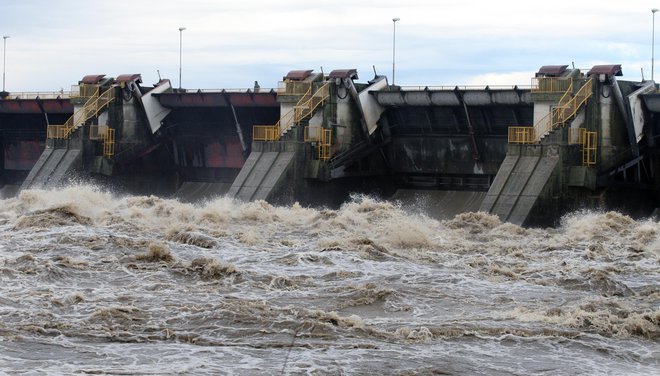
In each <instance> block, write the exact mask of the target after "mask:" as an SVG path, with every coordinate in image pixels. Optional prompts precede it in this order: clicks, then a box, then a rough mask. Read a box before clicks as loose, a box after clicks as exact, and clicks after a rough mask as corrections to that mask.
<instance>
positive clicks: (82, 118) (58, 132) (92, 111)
mask: <svg viewBox="0 0 660 376" xmlns="http://www.w3.org/2000/svg"><path fill="white" fill-rule="evenodd" d="M113 89H114V88H112V87H111V88H109V89H108V90H106V91H105V92H103V93H102V94H100V95H99V91H100V88H99V87H97V88H96V90H95V91H94V93H93V94H92V96H91V97H89V99H88V100H87V101H86V102H85V104H84V105H83V106H82V107H81V108H79V109H78V110H76V111H75V112H74V113H73V115H71V116H70V117H69V118H68V119H67V120H66V121H65V122H64V124H62V125H49V126H48V128H49V129H48V135H47V137H48V138H58V139H65V138H69V136H71V134H72V133H73V132H74V131H75V130H76V129H77V128H78V127H79V126H80V125H83V124H85V122H87V121H88V120H89V119H91V118H93V117H96V116H98V115H99V113H100V112H101V111H102V110H103V109H104V108H105V107H106V106H107V105H108V104H109V103H110V102H112V101H113V100H114V95H113V94H114V91H113Z"/></svg>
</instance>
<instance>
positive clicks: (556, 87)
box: [532, 77, 573, 93]
mask: <svg viewBox="0 0 660 376" xmlns="http://www.w3.org/2000/svg"><path fill="white" fill-rule="evenodd" d="M572 87H573V79H572V78H567V77H534V78H532V93H563V92H567V91H569V90H570V88H572Z"/></svg>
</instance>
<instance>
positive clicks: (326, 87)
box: [252, 81, 330, 141]
mask: <svg viewBox="0 0 660 376" xmlns="http://www.w3.org/2000/svg"><path fill="white" fill-rule="evenodd" d="M329 96H330V81H326V82H325V83H324V84H323V85H321V87H319V88H318V89H317V90H316V91H314V92H312V85H310V86H309V89H308V90H307V92H306V93H305V94H304V95H303V96H302V97H301V98H300V100H298V102H297V103H296V105H295V106H294V107H293V109H292V110H291V111H289V112H288V113H286V114H284V116H281V117H280V120H279V121H278V122H277V123H276V124H275V125H255V126H254V127H253V128H252V129H253V130H252V139H253V140H254V141H279V139H280V138H281V137H282V135H284V134H285V133H286V132H287V131H288V130H289V129H291V128H293V127H294V126H297V125H300V123H301V122H302V121H303V120H306V119H308V118H310V117H311V116H312V115H313V114H314V111H316V109H317V108H318V107H319V106H320V105H322V104H323V103H324V102H325V101H326V100H327V99H328V97H329Z"/></svg>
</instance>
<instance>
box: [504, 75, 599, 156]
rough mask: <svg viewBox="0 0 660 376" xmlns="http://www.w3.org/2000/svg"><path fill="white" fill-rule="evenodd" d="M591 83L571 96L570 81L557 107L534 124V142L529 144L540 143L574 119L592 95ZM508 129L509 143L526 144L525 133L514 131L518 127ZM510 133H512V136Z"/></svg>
mask: <svg viewBox="0 0 660 376" xmlns="http://www.w3.org/2000/svg"><path fill="white" fill-rule="evenodd" d="M593 82H594V81H593V78H589V79H588V80H587V81H585V83H584V84H583V85H582V86H581V87H580V89H579V90H578V91H577V92H576V93H575V95H572V92H573V80H571V81H570V84H568V87H567V88H566V92H565V93H564V94H563V95H562V96H561V98H560V99H559V102H558V103H557V106H556V107H554V108H553V109H552V110H551V111H550V112H549V113H548V114H547V115H545V116H544V117H542V118H541V119H539V120H538V121H537V122H536V123H535V124H534V136H533V137H534V141H533V142H529V143H535V142H540V140H541V138H542V137H543V136H545V135H546V134H548V133H549V132H551V131H552V130H554V129H557V128H559V127H561V126H563V125H564V124H565V123H566V121H568V120H569V119H571V118H572V117H574V116H575V115H576V114H577V112H578V110H579V109H580V108H582V105H584V104H585V103H586V101H587V100H588V99H589V98H590V97H591V95H593ZM510 128H513V129H509V139H510V140H513V141H514V142H512V141H509V142H510V143H527V138H526V137H528V136H527V135H526V134H524V132H527V131H525V130H520V129H516V128H520V127H510ZM511 132H514V134H512V133H511ZM515 132H518V134H517V135H516V134H515ZM521 132H522V133H521Z"/></svg>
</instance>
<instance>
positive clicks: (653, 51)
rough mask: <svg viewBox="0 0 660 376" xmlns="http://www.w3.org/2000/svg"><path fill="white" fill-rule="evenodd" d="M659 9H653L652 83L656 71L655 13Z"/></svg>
mask: <svg viewBox="0 0 660 376" xmlns="http://www.w3.org/2000/svg"><path fill="white" fill-rule="evenodd" d="M657 11H658V8H653V9H651V13H653V31H652V32H651V81H653V71H654V69H655V12H657Z"/></svg>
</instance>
